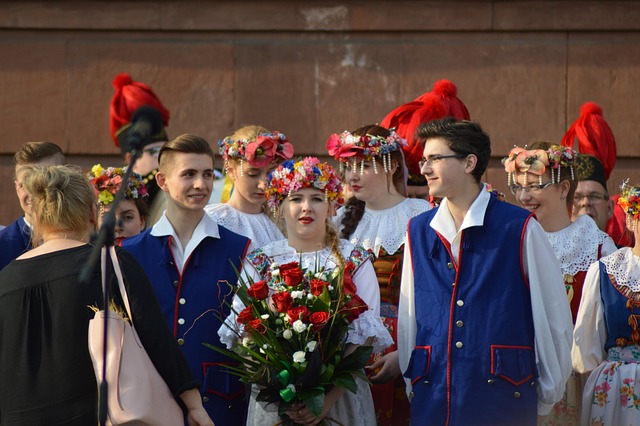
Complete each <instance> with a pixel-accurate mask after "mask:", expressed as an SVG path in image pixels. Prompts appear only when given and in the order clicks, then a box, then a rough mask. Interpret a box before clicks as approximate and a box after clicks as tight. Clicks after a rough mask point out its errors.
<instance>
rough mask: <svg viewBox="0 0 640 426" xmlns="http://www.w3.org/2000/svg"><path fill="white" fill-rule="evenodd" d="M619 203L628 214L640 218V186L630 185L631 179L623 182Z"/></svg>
mask: <svg viewBox="0 0 640 426" xmlns="http://www.w3.org/2000/svg"><path fill="white" fill-rule="evenodd" d="M618 204H619V205H620V207H622V210H624V212H625V213H626V214H627V215H629V216H632V217H633V218H634V219H635V220H638V219H640V187H638V186H631V185H629V179H626V180H625V181H624V182H622V185H621V186H620V198H618Z"/></svg>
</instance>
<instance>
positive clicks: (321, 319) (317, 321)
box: [309, 311, 329, 332]
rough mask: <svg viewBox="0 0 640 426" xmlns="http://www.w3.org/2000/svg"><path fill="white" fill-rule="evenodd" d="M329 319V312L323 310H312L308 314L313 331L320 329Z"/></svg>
mask: <svg viewBox="0 0 640 426" xmlns="http://www.w3.org/2000/svg"><path fill="white" fill-rule="evenodd" d="M327 321H329V314H328V313H327V312H324V311H319V312H314V313H312V314H311V315H309V323H310V324H311V329H312V330H313V331H316V332H317V331H320V330H321V329H322V327H324V326H325V325H326V324H327Z"/></svg>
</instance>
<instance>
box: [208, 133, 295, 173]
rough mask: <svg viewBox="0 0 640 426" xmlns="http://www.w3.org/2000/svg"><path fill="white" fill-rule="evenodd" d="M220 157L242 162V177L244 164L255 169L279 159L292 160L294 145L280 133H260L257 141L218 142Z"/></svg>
mask: <svg viewBox="0 0 640 426" xmlns="http://www.w3.org/2000/svg"><path fill="white" fill-rule="evenodd" d="M218 147H219V148H220V155H222V158H224V159H225V160H230V159H236V160H240V175H241V176H242V175H243V174H244V166H243V162H244V161H246V162H248V163H249V164H250V165H251V166H253V167H264V166H266V165H267V164H269V163H272V162H274V161H276V160H277V159H278V158H281V159H283V160H290V159H291V158H292V157H293V145H291V144H290V143H289V139H288V138H287V137H286V136H285V135H284V133H280V132H277V131H276V132H272V133H260V134H259V135H258V136H257V137H256V138H255V139H251V140H246V139H237V140H236V139H232V138H230V137H227V138H224V139H222V140H220V141H218Z"/></svg>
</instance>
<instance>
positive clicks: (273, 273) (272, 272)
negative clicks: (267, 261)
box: [271, 269, 280, 277]
mask: <svg viewBox="0 0 640 426" xmlns="http://www.w3.org/2000/svg"><path fill="white" fill-rule="evenodd" d="M271 275H272V276H274V277H278V276H280V269H274V270H273V271H271Z"/></svg>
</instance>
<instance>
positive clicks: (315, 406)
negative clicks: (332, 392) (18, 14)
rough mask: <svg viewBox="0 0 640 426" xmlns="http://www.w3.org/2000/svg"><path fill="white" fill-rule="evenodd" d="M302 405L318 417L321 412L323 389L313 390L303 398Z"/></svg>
mask: <svg viewBox="0 0 640 426" xmlns="http://www.w3.org/2000/svg"><path fill="white" fill-rule="evenodd" d="M303 402H304V405H306V407H307V409H308V410H309V411H311V412H312V413H313V415H314V416H316V417H318V416H319V415H320V414H322V407H323V406H324V389H322V388H320V390H318V391H316V392H314V393H313V394H312V395H311V396H309V397H307V398H304V399H303Z"/></svg>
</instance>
